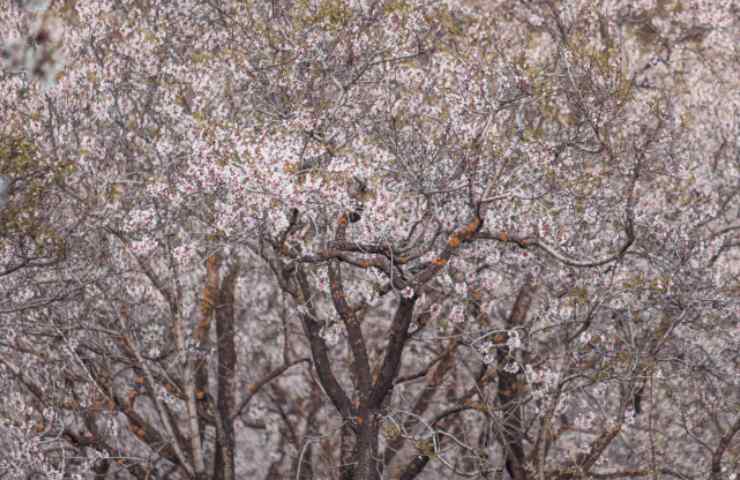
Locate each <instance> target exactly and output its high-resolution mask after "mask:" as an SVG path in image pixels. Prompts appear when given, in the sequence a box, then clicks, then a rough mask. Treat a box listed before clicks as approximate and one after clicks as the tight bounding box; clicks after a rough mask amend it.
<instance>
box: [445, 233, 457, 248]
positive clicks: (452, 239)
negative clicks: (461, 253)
mask: <svg viewBox="0 0 740 480" xmlns="http://www.w3.org/2000/svg"><path fill="white" fill-rule="evenodd" d="M447 245H449V246H451V247H452V248H457V247H459V246H460V237H458V236H457V235H452V236H451V237H450V239H449V240H448V241H447Z"/></svg>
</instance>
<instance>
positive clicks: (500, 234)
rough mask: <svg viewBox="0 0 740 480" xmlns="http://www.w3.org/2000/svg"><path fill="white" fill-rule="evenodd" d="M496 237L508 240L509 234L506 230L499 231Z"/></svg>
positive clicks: (503, 240)
mask: <svg viewBox="0 0 740 480" xmlns="http://www.w3.org/2000/svg"><path fill="white" fill-rule="evenodd" d="M498 238H499V240H501V241H502V242H508V241H509V234H508V233H506V231H505V230H504V231H502V232H501V233H499V234H498Z"/></svg>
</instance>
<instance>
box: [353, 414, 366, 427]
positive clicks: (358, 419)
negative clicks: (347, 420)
mask: <svg viewBox="0 0 740 480" xmlns="http://www.w3.org/2000/svg"><path fill="white" fill-rule="evenodd" d="M355 418H356V420H357V425H362V424H363V423H365V419H364V418H363V417H361V416H359V415H358V416H357V417H355Z"/></svg>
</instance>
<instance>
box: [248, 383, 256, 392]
mask: <svg viewBox="0 0 740 480" xmlns="http://www.w3.org/2000/svg"><path fill="white" fill-rule="evenodd" d="M247 391H249V393H255V392H256V391H257V384H255V383H250V384H249V385H247Z"/></svg>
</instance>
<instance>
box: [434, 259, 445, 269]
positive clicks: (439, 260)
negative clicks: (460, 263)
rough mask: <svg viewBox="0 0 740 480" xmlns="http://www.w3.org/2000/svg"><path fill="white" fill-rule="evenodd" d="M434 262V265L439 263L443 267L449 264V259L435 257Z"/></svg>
mask: <svg viewBox="0 0 740 480" xmlns="http://www.w3.org/2000/svg"><path fill="white" fill-rule="evenodd" d="M432 263H433V264H434V265H437V266H438V267H441V266H443V265H446V264H447V260H445V259H444V258H435V259H434V260H432Z"/></svg>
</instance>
